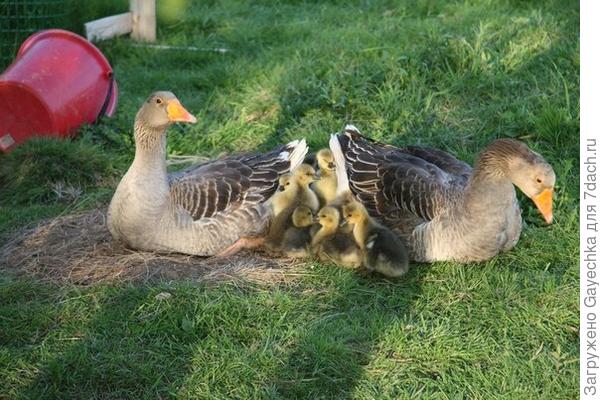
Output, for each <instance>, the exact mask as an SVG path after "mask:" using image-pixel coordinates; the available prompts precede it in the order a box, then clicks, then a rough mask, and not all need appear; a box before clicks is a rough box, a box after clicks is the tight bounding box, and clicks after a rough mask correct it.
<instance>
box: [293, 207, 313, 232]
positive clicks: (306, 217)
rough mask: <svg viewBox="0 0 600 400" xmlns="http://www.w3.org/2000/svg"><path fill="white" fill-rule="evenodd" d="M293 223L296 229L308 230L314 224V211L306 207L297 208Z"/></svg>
mask: <svg viewBox="0 0 600 400" xmlns="http://www.w3.org/2000/svg"><path fill="white" fill-rule="evenodd" d="M292 223H293V224H294V226H295V227H296V228H306V227H308V226H311V225H312V224H313V213H312V210H311V209H310V208H308V207H306V206H300V207H296V209H295V210H294V213H293V214H292Z"/></svg>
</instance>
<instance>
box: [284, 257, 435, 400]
mask: <svg viewBox="0 0 600 400" xmlns="http://www.w3.org/2000/svg"><path fill="white" fill-rule="evenodd" d="M425 273H426V269H425V268H424V267H423V266H419V265H416V266H414V267H413V269H412V271H411V272H409V273H408V275H407V276H405V277H403V278H401V279H398V280H395V281H387V280H384V279H382V278H381V277H380V276H365V275H361V276H356V275H355V274H354V273H352V272H350V273H348V272H343V271H339V273H335V274H334V277H333V279H331V281H328V282H326V284H325V287H326V288H327V289H328V290H327V291H326V292H325V293H327V294H323V295H319V294H316V295H315V296H316V298H315V301H314V303H313V306H314V308H315V311H314V313H313V315H311V318H310V319H309V321H308V322H307V323H306V324H305V325H304V326H299V327H298V329H299V334H298V336H297V337H296V338H295V340H294V341H293V343H292V344H291V346H290V349H289V354H288V356H287V360H286V361H285V362H284V364H283V365H282V366H281V368H280V369H279V371H278V373H277V375H276V376H275V377H273V382H274V386H275V392H276V393H277V395H278V397H279V398H282V399H292V398H307V399H310V398H335V399H340V398H349V397H352V394H353V392H354V390H355V389H356V388H357V387H358V386H359V384H360V381H361V380H362V379H363V378H365V377H366V376H367V375H368V374H369V373H375V374H376V373H377V371H369V362H370V361H371V360H372V358H373V354H374V353H375V352H376V351H377V348H378V347H379V343H380V341H381V340H382V338H383V337H384V336H385V333H386V331H387V330H388V329H389V328H390V327H391V326H392V325H394V324H398V323H406V320H407V319H410V316H409V314H411V312H412V311H413V309H412V304H413V303H414V301H415V300H416V299H417V298H418V297H419V295H420V293H421V283H420V282H421V280H422V278H423V276H424V275H425ZM379 356H381V355H379ZM389 356H390V357H393V356H394V355H389Z"/></svg>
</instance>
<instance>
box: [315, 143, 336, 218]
mask: <svg viewBox="0 0 600 400" xmlns="http://www.w3.org/2000/svg"><path fill="white" fill-rule="evenodd" d="M317 164H318V166H319V171H318V175H319V180H317V181H316V182H315V183H314V184H313V188H314V190H315V193H316V195H317V197H318V198H319V202H320V203H321V207H325V206H326V205H328V204H330V203H331V202H333V201H334V200H335V199H336V197H337V177H336V174H335V159H334V158H333V153H332V152H331V150H329V149H321V150H319V151H318V152H317Z"/></svg>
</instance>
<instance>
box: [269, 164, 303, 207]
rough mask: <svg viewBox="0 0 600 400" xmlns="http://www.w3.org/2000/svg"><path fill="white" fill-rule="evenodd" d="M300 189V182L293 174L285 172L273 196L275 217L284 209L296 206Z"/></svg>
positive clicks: (272, 205)
mask: <svg viewBox="0 0 600 400" xmlns="http://www.w3.org/2000/svg"><path fill="white" fill-rule="evenodd" d="M299 189H300V187H299V186H298V182H297V180H296V179H295V177H294V176H293V175H292V174H285V175H282V176H281V177H280V178H279V187H278V188H277V192H275V194H274V195H273V196H272V197H271V207H272V208H273V217H277V216H279V215H280V214H281V213H282V212H283V211H285V210H289V209H290V208H291V209H293V207H295V203H296V202H297V201H296V200H297V197H298V192H299Z"/></svg>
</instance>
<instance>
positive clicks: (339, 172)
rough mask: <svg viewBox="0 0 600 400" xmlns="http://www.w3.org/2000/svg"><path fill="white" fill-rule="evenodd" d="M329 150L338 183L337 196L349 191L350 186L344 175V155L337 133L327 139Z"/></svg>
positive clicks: (346, 176)
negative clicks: (331, 154)
mask: <svg viewBox="0 0 600 400" xmlns="http://www.w3.org/2000/svg"><path fill="white" fill-rule="evenodd" d="M329 149H330V150H331V152H332V153H333V158H334V160H335V164H336V169H335V174H336V176H337V181H338V187H337V194H338V195H339V194H341V193H343V192H345V191H348V190H350V186H349V182H348V175H347V174H346V159H345V157H344V153H343V152H342V147H341V146H340V142H339V139H338V134H337V133H332V134H331V136H330V137H329Z"/></svg>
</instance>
